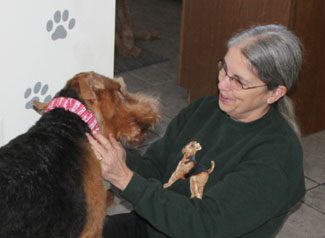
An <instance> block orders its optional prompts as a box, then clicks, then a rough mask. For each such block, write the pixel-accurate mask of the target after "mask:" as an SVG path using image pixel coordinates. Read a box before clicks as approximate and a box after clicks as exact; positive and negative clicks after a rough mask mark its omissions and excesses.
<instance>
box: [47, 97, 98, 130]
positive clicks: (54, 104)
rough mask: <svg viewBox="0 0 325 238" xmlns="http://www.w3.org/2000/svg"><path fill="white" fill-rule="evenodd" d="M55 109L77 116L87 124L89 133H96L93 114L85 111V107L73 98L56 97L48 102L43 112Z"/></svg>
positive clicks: (96, 126)
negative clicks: (62, 109)
mask: <svg viewBox="0 0 325 238" xmlns="http://www.w3.org/2000/svg"><path fill="white" fill-rule="evenodd" d="M55 108H64V109H65V110H66V111H69V112H73V113H75V114H77V115H78V116H79V117H80V118H81V119H82V120H83V121H84V122H86V123H87V125H88V126H89V128H90V130H91V131H98V130H99V125H98V122H97V120H96V117H95V115H94V113H93V112H91V111H90V110H87V108H86V107H85V105H83V104H82V103H81V102H79V101H78V100H76V99H74V98H65V97H57V98H54V99H53V100H51V101H50V102H49V104H48V105H47V107H46V109H45V112H49V111H51V110H53V109H55Z"/></svg>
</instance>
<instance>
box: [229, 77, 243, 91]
mask: <svg viewBox="0 0 325 238" xmlns="http://www.w3.org/2000/svg"><path fill="white" fill-rule="evenodd" d="M229 78H230V77H229ZM230 79H231V80H230V83H231V86H232V88H233V89H235V90H241V89H242V88H243V84H242V83H241V82H240V81H239V79H237V78H235V77H231V78H230Z"/></svg>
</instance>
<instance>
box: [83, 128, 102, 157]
mask: <svg viewBox="0 0 325 238" xmlns="http://www.w3.org/2000/svg"><path fill="white" fill-rule="evenodd" d="M86 136H87V138H88V141H89V143H90V144H91V147H92V148H93V150H94V151H95V153H97V154H96V155H98V154H99V155H100V156H101V157H102V156H103V155H104V153H105V148H104V147H103V146H102V144H101V143H100V142H98V140H96V139H95V138H94V137H93V136H92V135H90V134H88V133H87V134H86Z"/></svg>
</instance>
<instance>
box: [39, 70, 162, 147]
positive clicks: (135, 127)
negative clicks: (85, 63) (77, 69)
mask: <svg viewBox="0 0 325 238" xmlns="http://www.w3.org/2000/svg"><path fill="white" fill-rule="evenodd" d="M64 89H66V90H74V91H75V92H76V93H77V95H78V97H79V98H80V99H81V100H83V101H84V102H85V104H86V107H87V108H88V109H90V110H91V111H92V112H93V113H94V114H95V115H96V118H97V120H98V122H99V124H100V130H101V132H102V133H103V134H104V135H105V136H108V134H109V133H112V134H113V135H114V136H115V137H116V138H117V139H119V140H121V141H123V142H126V143H128V144H132V145H137V144H139V143H140V142H141V141H142V140H143V138H144V135H145V133H146V132H147V131H148V129H149V128H151V127H153V126H154V125H155V124H156V123H157V122H158V119H159V114H158V100H157V99H155V98H153V97H150V96H146V95H143V94H133V93H129V92H128V91H127V89H126V86H125V84H124V81H123V79H122V78H119V79H110V78H107V77H105V76H103V75H100V74H97V73H95V72H85V73H79V74H77V75H75V76H74V77H73V78H72V79H70V80H69V81H68V82H67V84H66V86H65V88H64ZM33 104H34V109H35V110H36V111H38V112H40V113H42V112H43V111H44V109H45V108H46V106H47V104H45V103H40V102H34V103H33Z"/></svg>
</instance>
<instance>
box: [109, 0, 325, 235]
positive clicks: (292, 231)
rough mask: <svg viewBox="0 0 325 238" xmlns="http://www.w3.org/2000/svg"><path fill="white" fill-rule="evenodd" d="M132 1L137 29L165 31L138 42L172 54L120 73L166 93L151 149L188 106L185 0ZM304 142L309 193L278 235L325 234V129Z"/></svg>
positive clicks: (139, 86) (135, 85) (136, 87)
mask: <svg viewBox="0 0 325 238" xmlns="http://www.w3.org/2000/svg"><path fill="white" fill-rule="evenodd" d="M129 4H130V11H131V14H132V19H133V21H134V27H135V29H139V30H143V29H155V30H158V31H160V33H161V36H162V37H161V39H160V40H158V41H152V42H138V43H137V45H138V46H139V47H140V48H145V49H147V50H150V51H152V52H155V53H157V54H160V55H162V56H165V57H167V58H168V59H169V60H168V61H167V62H164V63H160V64H155V65H151V66H148V67H143V68H140V69H137V70H133V71H128V72H126V73H122V74H121V75H119V76H122V77H123V78H124V80H125V82H126V84H127V85H128V88H129V90H130V91H134V92H135V91H141V92H145V93H149V94H152V95H156V96H159V97H160V100H161V104H162V108H161V111H162V120H161V123H160V124H159V126H158V127H157V128H156V129H155V130H154V131H153V132H152V133H150V135H149V138H148V139H147V141H146V142H145V143H144V145H143V146H142V148H141V149H142V150H145V148H146V146H147V145H148V143H150V142H151V141H153V140H155V139H157V138H159V137H160V136H162V135H163V133H164V131H165V129H166V126H167V124H168V123H169V121H170V120H171V119H172V118H173V117H174V116H176V115H177V113H178V112H179V111H180V110H181V109H182V108H184V107H185V106H186V105H187V100H186V97H187V92H186V90H185V89H184V88H182V87H180V86H179V85H178V84H177V68H178V51H179V31H180V14H181V1H180V0H150V1H148V0H133V1H129ZM302 143H303V148H304V169H305V180H306V187H307V193H306V196H305V198H304V199H303V200H301V202H300V203H299V204H298V205H297V206H296V207H295V209H294V210H293V212H292V214H291V215H290V216H289V218H288V220H287V221H286V223H285V224H284V226H283V228H282V229H281V231H280V232H279V234H278V236H277V238H325V131H321V132H319V133H316V134H312V135H309V136H306V137H304V138H303V139H302ZM126 206H127V205H126ZM115 212H116V211H115Z"/></svg>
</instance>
